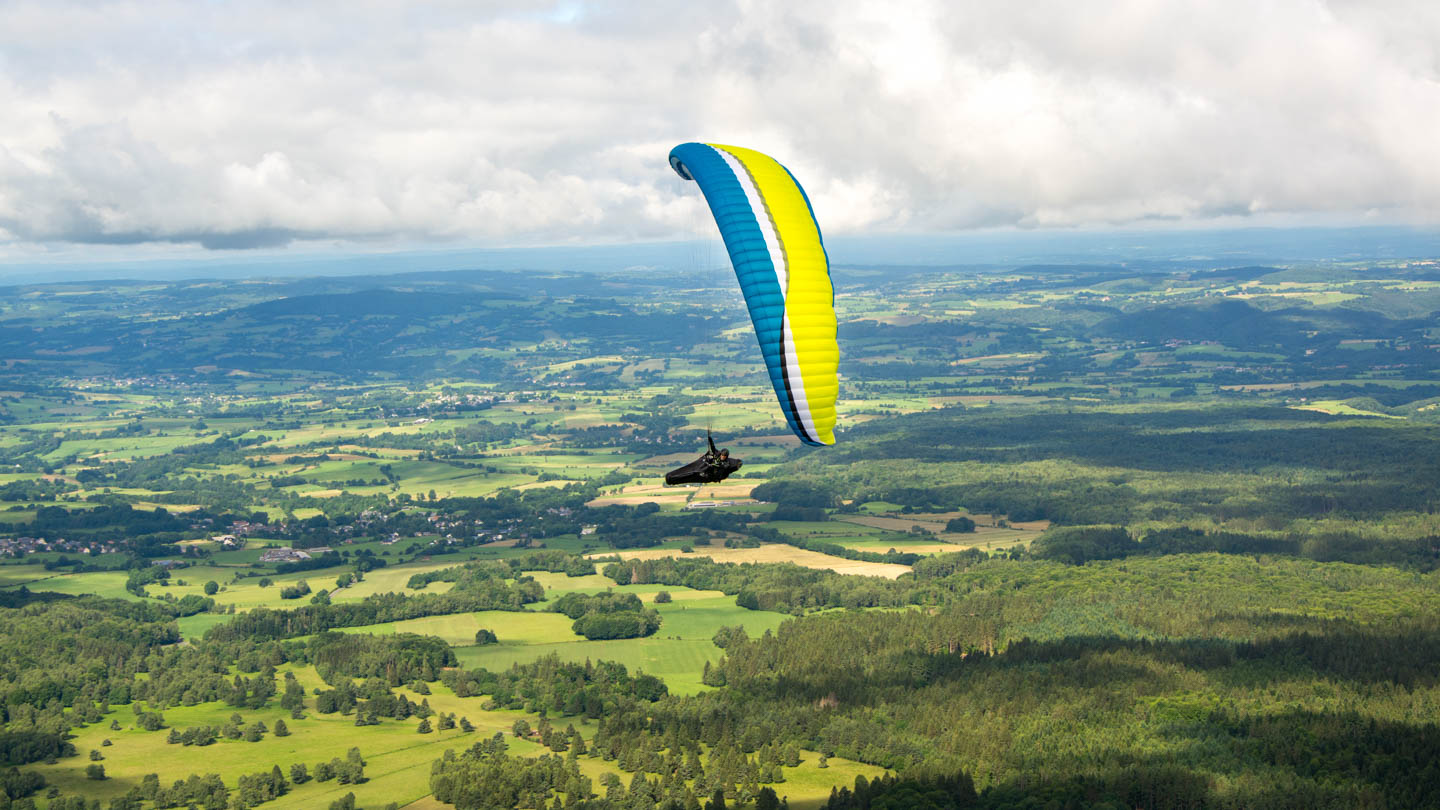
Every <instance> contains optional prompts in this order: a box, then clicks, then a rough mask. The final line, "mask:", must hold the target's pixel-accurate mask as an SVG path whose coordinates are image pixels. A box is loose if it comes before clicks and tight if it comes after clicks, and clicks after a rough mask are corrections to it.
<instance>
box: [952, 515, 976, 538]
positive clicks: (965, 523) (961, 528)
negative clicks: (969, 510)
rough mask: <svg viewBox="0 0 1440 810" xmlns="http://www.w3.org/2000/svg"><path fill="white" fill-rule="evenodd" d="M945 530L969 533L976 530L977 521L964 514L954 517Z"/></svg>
mask: <svg viewBox="0 0 1440 810" xmlns="http://www.w3.org/2000/svg"><path fill="white" fill-rule="evenodd" d="M945 531H947V532H953V533H956V534H969V533H971V532H973V531H975V521H973V520H971V519H970V518H968V517H965V516H963V515H962V516H960V517H957V518H952V519H951V520H950V521H949V522H948V523H946V524H945Z"/></svg>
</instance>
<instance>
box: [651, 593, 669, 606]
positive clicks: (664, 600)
mask: <svg viewBox="0 0 1440 810" xmlns="http://www.w3.org/2000/svg"><path fill="white" fill-rule="evenodd" d="M672 599H673V597H671V596H670V592H669V591H661V592H659V593H657V594H655V604H657V605H665V604H669V603H670V602H671V601H672Z"/></svg>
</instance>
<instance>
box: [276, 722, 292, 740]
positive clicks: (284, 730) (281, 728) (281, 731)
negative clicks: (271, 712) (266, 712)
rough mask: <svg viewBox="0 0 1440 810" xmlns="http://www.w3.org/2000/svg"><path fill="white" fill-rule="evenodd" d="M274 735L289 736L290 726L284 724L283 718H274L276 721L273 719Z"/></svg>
mask: <svg viewBox="0 0 1440 810" xmlns="http://www.w3.org/2000/svg"><path fill="white" fill-rule="evenodd" d="M275 736H276V737H289V736H290V727H289V726H287V725H285V721H284V720H276V721H275Z"/></svg>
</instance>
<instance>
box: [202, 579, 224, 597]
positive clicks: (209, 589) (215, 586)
mask: <svg viewBox="0 0 1440 810" xmlns="http://www.w3.org/2000/svg"><path fill="white" fill-rule="evenodd" d="M219 592H220V583H218V582H216V581H215V580H213V579H212V580H210V581H209V582H207V583H205V595H206V596H214V595H215V594H217V593H219Z"/></svg>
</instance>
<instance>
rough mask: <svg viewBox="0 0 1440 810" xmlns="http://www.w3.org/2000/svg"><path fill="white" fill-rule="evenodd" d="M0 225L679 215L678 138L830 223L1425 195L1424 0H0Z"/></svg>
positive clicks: (643, 232) (354, 223) (11, 239)
mask: <svg viewBox="0 0 1440 810" xmlns="http://www.w3.org/2000/svg"><path fill="white" fill-rule="evenodd" d="M0 109H3V110H4V111H5V113H4V116H3V118H0V242H8V243H9V244H10V245H12V246H16V245H21V246H23V245H37V244H49V243H66V242H72V243H101V244H107V243H126V244H128V243H137V242H156V243H191V242H195V243H200V244H203V245H205V246H208V247H245V246H251V245H274V244H279V243H284V242H286V241H288V240H293V239H316V240H334V239H340V240H407V241H409V242H412V243H413V242H424V241H427V240H437V241H438V240H452V241H458V242H466V243H478V244H497V245H498V244H534V243H569V242H595V241H605V242H614V241H627V240H638V239H663V238H669V237H674V236H677V235H683V234H687V233H688V232H689V231H690V229H692V228H693V227H694V222H695V218H696V216H697V214H696V212H697V206H698V205H699V201H698V195H696V193H695V192H694V190H693V188H686V187H685V184H684V183H681V182H677V181H676V180H675V179H674V178H673V176H672V175H671V174H670V172H669V169H668V167H667V165H666V162H665V154H666V151H667V150H668V147H669V146H671V145H673V144H675V143H679V142H681V141H684V140H691V139H703V140H711V141H718V142H728V143H739V144H743V145H747V146H753V147H755V148H759V149H761V150H763V151H767V152H769V153H771V154H773V155H775V156H776V157H777V158H779V159H780V160H781V161H782V162H784V163H786V164H787V165H788V166H789V167H790V168H791V169H792V171H794V173H795V174H796V176H797V177H799V178H800V179H801V180H802V182H803V183H804V184H805V185H806V187H807V190H808V191H809V192H810V193H811V197H812V199H813V201H814V203H815V207H816V210H817V212H818V213H819V215H820V216H821V219H822V224H824V225H825V227H826V229H827V230H828V231H829V232H831V233H847V232H849V233H853V232H860V231H872V232H873V231H877V230H879V231H883V230H895V229H909V230H924V231H944V230H953V229H965V228H973V227H982V226H992V225H1021V226H1070V225H1087V224H1116V223H1127V222H1136V221H1144V220H1154V219H1164V220H1176V221H1182V222H1195V221H1204V220H1206V219H1207V218H1213V217H1236V216H1241V217H1246V216H1249V217H1254V216H1262V217H1263V216H1288V217H1293V216H1296V215H1299V216H1305V215H1316V216H1336V215H1339V216H1347V215H1353V216H1354V217H1356V218H1357V219H1358V218H1359V217H1361V216H1366V217H1369V218H1370V219H1371V220H1372V221H1373V220H1375V219H1376V218H1379V219H1381V220H1389V221H1411V222H1414V221H1423V222H1431V223H1433V222H1436V221H1437V216H1440V158H1437V150H1436V149H1435V147H1434V142H1435V140H1436V137H1437V133H1440V10H1437V6H1435V4H1433V3H1428V2H1416V3H1414V4H1410V5H1404V4H1385V5H1383V6H1377V5H1374V4H1366V3H1357V4H1354V5H1349V4H1340V3H1333V4H1325V3H1319V2H1312V1H1305V0H1275V2H1265V3H1255V2H1233V3H1226V2H1213V1H1211V2H1206V1H1200V2H1190V3H1152V2H1140V1H1139V0H1136V1H1135V2H1124V1H1123V0H1114V2H1107V3H1066V2H1054V3H1022V4H998V3H992V2H986V1H985V0H974V1H973V2H912V3H905V4H895V3H878V2H872V3H851V2H844V1H843V0H828V1H827V2H783V3H774V2H758V1H756V2H747V1H745V0H740V2H733V3H723V2H709V3H695V4H684V5H682V4H676V3H660V2H655V3H616V4H579V3H568V2H567V3H525V2H509V3H490V4H486V5H484V6H483V8H482V7H480V6H477V5H476V4H473V3H468V2H456V3H450V4H446V3H440V2H436V3H425V4H406V3H334V4H322V3H310V4H300V5H297V4H292V3H284V2H274V3H265V2H247V3H244V4H227V3H193V2H188V0H186V1H185V2H181V1H180V0H173V1H172V2H163V1H157V2H143V3H142V2H112V3H93V2H84V3H78V2H77V3H63V2H60V3H57V2H55V1H54V0H45V1H44V2H23V1H21V2H15V1H13V0H12V2H9V3H5V4H3V5H0Z"/></svg>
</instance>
